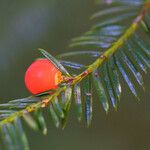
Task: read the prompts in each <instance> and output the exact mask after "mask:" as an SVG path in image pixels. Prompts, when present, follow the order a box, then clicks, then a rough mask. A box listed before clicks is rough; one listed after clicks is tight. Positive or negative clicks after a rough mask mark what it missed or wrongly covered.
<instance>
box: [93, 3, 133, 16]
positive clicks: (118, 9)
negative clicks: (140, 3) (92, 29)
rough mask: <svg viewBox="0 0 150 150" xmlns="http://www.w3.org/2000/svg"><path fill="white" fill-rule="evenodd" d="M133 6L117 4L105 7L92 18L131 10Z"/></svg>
mask: <svg viewBox="0 0 150 150" xmlns="http://www.w3.org/2000/svg"><path fill="white" fill-rule="evenodd" d="M133 9H134V8H133V7H129V6H116V7H112V8H108V9H104V10H102V11H99V12H97V13H95V14H94V15H93V16H92V17H91V19H93V18H97V17H102V16H104V15H110V14H111V15H112V13H121V12H123V11H129V10H133Z"/></svg>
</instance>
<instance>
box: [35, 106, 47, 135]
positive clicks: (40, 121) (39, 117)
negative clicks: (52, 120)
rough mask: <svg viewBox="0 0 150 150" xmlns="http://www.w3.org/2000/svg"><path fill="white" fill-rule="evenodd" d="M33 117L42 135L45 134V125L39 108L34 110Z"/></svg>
mask: <svg viewBox="0 0 150 150" xmlns="http://www.w3.org/2000/svg"><path fill="white" fill-rule="evenodd" d="M34 117H35V120H36V123H37V124H38V128H39V130H41V131H42V133H43V134H44V135H45V134H47V127H46V123H45V119H44V116H43V114H42V111H41V109H38V110H35V112H34Z"/></svg>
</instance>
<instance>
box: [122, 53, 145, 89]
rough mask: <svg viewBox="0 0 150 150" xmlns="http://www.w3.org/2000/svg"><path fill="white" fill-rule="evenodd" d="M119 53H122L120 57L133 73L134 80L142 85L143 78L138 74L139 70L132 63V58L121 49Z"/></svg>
mask: <svg viewBox="0 0 150 150" xmlns="http://www.w3.org/2000/svg"><path fill="white" fill-rule="evenodd" d="M121 54H122V57H121V58H122V59H123V61H124V62H125V63H126V65H127V66H128V68H129V69H130V70H131V72H132V73H133V75H134V77H135V79H136V81H137V82H138V83H139V85H141V86H143V78H142V75H141V74H140V72H139V71H138V70H137V68H136V66H135V65H134V63H133V62H132V60H130V58H129V57H128V56H127V55H126V54H125V53H124V51H123V50H121Z"/></svg>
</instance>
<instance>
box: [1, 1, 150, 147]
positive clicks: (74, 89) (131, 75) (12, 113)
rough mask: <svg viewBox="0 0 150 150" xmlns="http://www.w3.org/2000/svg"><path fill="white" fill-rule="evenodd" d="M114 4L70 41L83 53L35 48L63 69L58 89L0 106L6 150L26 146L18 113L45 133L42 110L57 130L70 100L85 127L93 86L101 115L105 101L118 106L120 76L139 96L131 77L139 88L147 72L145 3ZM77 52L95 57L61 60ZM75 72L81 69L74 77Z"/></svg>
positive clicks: (64, 119) (63, 122)
mask: <svg viewBox="0 0 150 150" xmlns="http://www.w3.org/2000/svg"><path fill="white" fill-rule="evenodd" d="M106 2H108V1H106ZM109 2H111V3H112V1H109ZM115 3H119V4H118V5H113V3H112V6H111V7H110V8H108V9H105V10H101V11H100V12H98V13H95V14H94V15H93V16H92V17H91V19H96V22H97V23H96V24H95V25H94V26H93V27H92V28H91V29H90V30H89V31H88V32H86V33H84V34H83V35H82V36H81V37H78V38H74V39H73V40H72V42H71V44H70V46H71V47H80V49H81V48H82V49H83V50H82V51H75V52H69V53H64V54H61V55H59V56H57V57H53V56H52V55H50V54H49V53H48V52H46V51H45V50H43V49H39V50H40V52H41V53H42V54H43V55H44V56H45V57H46V58H48V59H50V60H51V61H52V62H53V63H54V64H55V66H56V67H57V68H58V69H59V70H60V71H61V72H62V73H63V75H64V81H63V83H61V84H60V85H59V88H58V89H56V90H53V91H52V92H53V94H49V93H50V91H47V92H45V93H41V94H39V95H36V96H30V97H27V98H23V99H17V100H12V101H9V102H8V103H5V104H0V131H1V138H2V141H3V144H4V146H6V148H7V149H9V150H17V149H23V150H28V149H29V145H28V142H27V138H26V135H25V133H24V130H23V128H22V125H21V117H22V118H23V120H24V121H25V122H26V123H27V124H28V125H29V126H30V127H31V128H32V129H33V130H36V131H41V132H42V133H43V134H46V133H47V128H46V123H45V120H44V116H43V114H42V108H44V109H46V108H47V109H48V113H49V114H50V116H51V118H52V121H53V122H54V125H55V126H56V127H57V128H58V127H60V126H61V127H62V128H64V127H65V126H66V122H67V118H68V115H69V110H70V107H71V103H72V99H73V100H74V101H73V102H74V105H75V108H76V116H77V119H78V120H79V121H81V120H82V118H83V116H84V115H83V114H84V113H85V117H86V123H87V126H88V127H89V126H90V124H91V121H92V103H93V100H92V97H93V90H95V91H96V92H97V96H98V97H99V101H100V103H101V105H102V108H103V109H104V110H105V111H106V113H107V112H108V110H109V107H110V103H111V104H112V106H113V107H114V109H115V110H117V107H118V103H119V101H120V97H121V92H122V90H121V82H120V80H121V79H122V80H123V81H124V82H125V83H126V84H127V86H128V88H129V90H130V91H131V93H132V94H133V95H134V96H135V97H136V98H137V99H139V96H138V92H137V91H136V89H135V81H136V82H137V84H138V85H139V86H140V87H142V88H144V85H143V78H142V72H144V73H146V72H147V68H149V67H150V59H149V56H150V51H149V46H148V44H147V43H146V41H143V40H142V36H147V37H148V36H149V24H150V16H149V14H148V8H149V6H150V1H146V2H144V1H140V0H139V1H128V0H125V1H123V3H122V1H119V0H115ZM139 10H140V13H139ZM102 16H106V17H105V19H104V20H102V19H101V17H102ZM129 20H130V21H129ZM132 20H133V21H132ZM127 21H128V23H127V25H125V23H126V22H127ZM131 22H132V23H131ZM139 27H141V28H139ZM138 28H139V29H138ZM148 38H149V37H148ZM89 49H90V50H89ZM97 49H98V50H97ZM79 55H80V56H81V55H84V56H85V55H87V56H90V57H91V58H94V59H96V60H95V61H94V62H93V63H92V64H90V65H84V64H81V63H77V62H72V61H68V60H66V58H68V57H73V56H79ZM68 70H70V71H69V72H68ZM76 70H79V71H80V72H81V73H80V74H79V75H76V72H77V71H76ZM83 107H84V108H85V110H84V109H83ZM84 111H85V112H84ZM31 112H32V113H31Z"/></svg>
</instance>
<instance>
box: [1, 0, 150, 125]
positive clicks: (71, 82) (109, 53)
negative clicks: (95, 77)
mask: <svg viewBox="0 0 150 150" xmlns="http://www.w3.org/2000/svg"><path fill="white" fill-rule="evenodd" d="M149 7H150V0H148V1H147V2H146V3H145V5H144V6H143V8H142V10H141V12H140V14H139V15H138V16H137V17H136V18H135V20H134V21H133V23H132V24H131V26H130V27H129V28H128V29H127V30H126V31H125V33H124V34H123V35H122V36H121V37H120V38H119V39H118V40H117V41H116V42H115V43H113V44H112V46H111V47H110V48H108V49H107V50H106V51H105V52H104V53H103V54H101V56H100V57H99V58H97V59H96V61H95V62H94V63H93V64H91V65H89V67H88V68H87V69H86V70H85V71H83V72H82V73H81V74H79V75H77V76H76V77H71V78H69V79H68V80H66V83H67V85H69V86H73V85H75V84H76V83H78V82H80V81H81V80H83V79H84V78H85V77H86V76H88V75H89V74H90V73H92V72H93V71H94V70H96V69H97V68H98V67H100V66H101V65H102V64H103V63H104V62H105V61H107V60H108V59H109V58H110V57H111V56H112V55H113V54H114V53H116V52H117V51H118V49H119V48H120V47H121V46H122V45H123V44H124V43H125V41H127V40H128V39H129V38H130V37H131V35H132V34H134V32H135V31H136V30H137V28H138V26H139V24H140V22H141V21H142V19H143V17H144V15H145V14H146V13H147V11H148V8H149ZM67 85H64V86H63V87H60V88H58V90H57V91H56V92H55V93H53V94H52V95H50V96H49V97H47V98H43V100H42V101H39V102H37V103H34V104H31V105H30V106H28V107H26V108H25V109H23V110H20V111H18V112H15V113H13V114H11V115H10V116H8V117H7V118H5V119H4V120H2V121H0V126H2V125H4V124H7V123H10V122H13V121H14V120H15V119H16V117H21V116H23V115H24V114H26V113H29V112H32V111H34V110H36V109H38V108H44V107H46V106H47V105H48V104H49V103H50V102H51V100H52V99H53V98H54V97H56V96H58V95H59V94H60V93H61V92H62V91H65V90H66V88H67Z"/></svg>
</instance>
